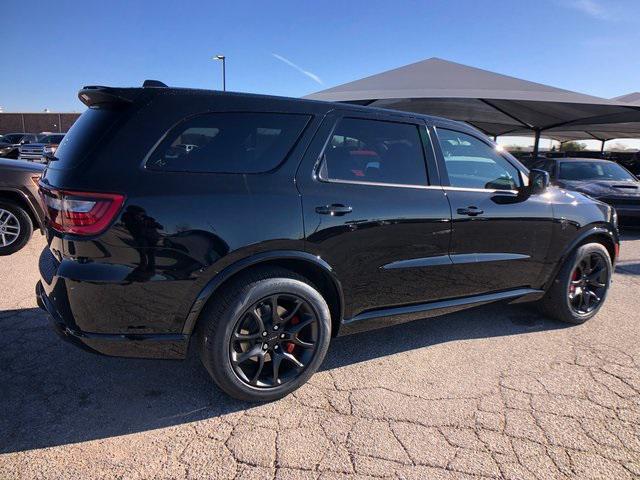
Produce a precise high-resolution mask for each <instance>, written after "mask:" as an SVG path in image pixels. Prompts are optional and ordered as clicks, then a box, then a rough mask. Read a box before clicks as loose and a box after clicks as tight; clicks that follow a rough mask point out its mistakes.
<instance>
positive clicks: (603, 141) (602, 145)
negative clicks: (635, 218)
mask: <svg viewBox="0 0 640 480" xmlns="http://www.w3.org/2000/svg"><path fill="white" fill-rule="evenodd" d="M606 142H607V141H606V140H602V143H601V144H600V155H604V144H605V143H606Z"/></svg>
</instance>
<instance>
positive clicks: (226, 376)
mask: <svg viewBox="0 0 640 480" xmlns="http://www.w3.org/2000/svg"><path fill="white" fill-rule="evenodd" d="M214 295H215V298H214V299H213V300H212V301H210V302H209V304H208V305H207V306H206V307H205V310H204V311H203V315H202V317H201V319H200V321H199V324H198V327H197V336H196V341H197V342H198V344H199V347H200V359H201V361H202V363H203V365H204V366H205V368H206V369H207V370H208V372H209V374H210V375H211V377H212V378H213V380H214V381H215V383H216V384H217V385H218V386H219V387H220V388H221V389H222V390H223V391H224V392H226V393H227V394H228V395H230V396H232V397H234V398H237V399H239V400H244V401H250V402H263V401H271V400H276V399H278V398H282V397H284V396H286V395H288V394H289V393H291V392H293V391H294V390H296V389H297V388H299V387H300V386H301V385H303V384H304V383H305V382H306V381H307V380H308V379H309V377H311V375H313V373H315V371H316V370H317V369H318V368H319V367H320V364H321V363H322V361H323V360H324V357H325V355H326V353H327V349H328V347H329V342H330V339H331V315H330V313H329V307H328V305H327V302H326V301H325V299H324V298H323V297H322V295H321V294H320V293H319V292H318V291H317V290H316V288H315V287H314V286H313V285H312V284H311V283H310V282H309V281H308V280H307V279H305V278H304V277H302V276H300V275H297V274H295V273H293V272H291V271H288V270H285V269H282V268H273V267H268V268H261V269H257V270H254V271H250V272H248V273H246V274H241V275H240V276H239V277H238V278H237V279H234V280H232V281H231V283H230V284H229V285H227V286H226V287H223V289H222V290H221V291H219V292H216V293H215V294H214ZM274 299H275V305H276V306H277V308H276V311H277V312H280V313H279V314H277V315H276V317H275V318H274V317H273V316H272V314H271V312H272V305H273V304H274ZM298 303H299V304H300V305H299V306H298ZM251 312H254V313H251ZM276 319H277V320H276ZM276 325H277V326H276ZM296 330H297V333H294V332H295V331H296ZM281 336H286V338H287V339H291V342H288V341H286V340H282V339H281ZM238 338H241V339H245V338H246V339H247V340H246V341H245V340H238ZM249 338H250V339H249ZM310 345H311V346H310ZM250 352H259V353H256V355H251V353H250ZM244 357H247V358H246V360H242V359H243V358H244ZM290 357H293V359H294V360H295V361H296V362H298V363H300V364H301V365H303V366H302V367H300V366H299V365H298V364H297V363H295V362H294V361H293V360H292V359H291V358H290ZM276 363H277V366H276ZM276 367H277V368H276ZM274 371H277V375H276V374H275V373H274ZM285 374H286V375H285ZM280 377H282V378H280Z"/></svg>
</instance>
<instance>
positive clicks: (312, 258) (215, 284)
mask: <svg viewBox="0 0 640 480" xmlns="http://www.w3.org/2000/svg"><path fill="white" fill-rule="evenodd" d="M273 260H299V261H303V262H307V263H310V264H313V265H314V266H316V267H319V268H320V269H322V271H323V272H324V273H326V274H328V276H329V278H330V279H331V281H332V283H333V286H334V287H335V289H336V291H337V293H338V302H339V304H340V306H339V309H340V318H342V316H343V310H344V296H343V292H342V284H341V283H340V280H338V277H337V276H336V274H335V272H334V270H333V268H332V267H331V265H329V264H328V263H327V262H326V261H324V260H323V259H322V258H320V257H319V256H316V255H312V254H310V253H307V252H302V251H299V250H274V251H270V252H262V253H257V254H255V255H251V256H249V257H245V258H243V259H241V260H238V261H237V262H234V263H232V264H231V265H229V266H227V267H226V268H224V269H222V270H221V271H220V272H218V273H217V274H216V275H215V276H214V277H213V278H212V279H211V280H209V281H208V282H207V284H206V285H205V286H204V287H203V288H202V290H200V293H199V294H198V296H197V297H196V300H195V301H194V302H193V304H192V305H191V309H190V310H189V314H188V315H187V319H186V320H185V322H184V326H183V328H182V333H183V334H185V335H191V333H192V332H193V329H194V327H195V325H196V322H197V320H198V318H199V317H200V313H201V312H202V309H203V308H204V306H205V305H206V303H207V301H208V300H209V299H210V298H211V296H212V295H213V294H214V293H215V291H216V290H217V289H218V288H219V287H220V286H221V285H222V284H223V283H224V282H226V281H227V280H228V279H229V278H231V277H232V276H233V275H236V274H237V273H240V272H241V271H243V270H245V269H247V268H249V267H252V266H255V265H259V264H261V263H265V262H269V261H273Z"/></svg>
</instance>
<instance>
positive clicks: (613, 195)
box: [533, 158, 640, 225]
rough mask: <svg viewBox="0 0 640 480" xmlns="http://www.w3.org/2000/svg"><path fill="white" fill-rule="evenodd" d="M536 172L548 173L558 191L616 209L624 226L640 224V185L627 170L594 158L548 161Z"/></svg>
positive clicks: (545, 160) (551, 159) (550, 159)
mask: <svg viewBox="0 0 640 480" xmlns="http://www.w3.org/2000/svg"><path fill="white" fill-rule="evenodd" d="M533 168H538V169H541V170H545V171H547V172H548V173H549V175H550V178H551V183H552V184H554V185H557V186H558V187H562V188H566V189H568V190H573V191H576V192H580V193H584V194H586V195H589V196H590V197H592V198H596V199H598V200H600V201H601V202H605V203H608V204H609V205H612V206H613V207H615V209H616V211H617V213H618V216H619V217H620V223H621V224H628V225H633V224H638V223H639V222H640V181H639V180H638V179H637V178H636V177H635V176H634V175H633V174H632V173H631V172H629V171H628V170H627V169H626V168H624V167H623V166H621V165H619V164H617V163H615V162H611V161H609V160H597V159H592V158H548V159H544V160H541V161H539V162H536V163H535V164H534V165H533Z"/></svg>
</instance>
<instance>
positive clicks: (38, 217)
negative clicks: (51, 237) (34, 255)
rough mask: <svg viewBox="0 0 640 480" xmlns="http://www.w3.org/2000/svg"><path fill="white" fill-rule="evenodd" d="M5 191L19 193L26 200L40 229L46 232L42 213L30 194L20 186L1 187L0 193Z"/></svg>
mask: <svg viewBox="0 0 640 480" xmlns="http://www.w3.org/2000/svg"><path fill="white" fill-rule="evenodd" d="M3 192H8V193H15V194H17V195H18V196H19V197H20V198H21V199H22V200H23V201H24V203H25V205H26V206H27V208H28V210H29V213H30V214H31V215H32V216H33V217H34V218H35V219H36V220H37V222H38V229H39V230H40V231H41V232H44V223H43V221H42V215H41V214H40V212H39V211H38V208H37V207H36V206H35V205H33V202H32V201H31V199H30V198H29V196H28V195H27V194H26V193H24V192H23V191H22V190H20V189H19V188H13V187H0V194H2V193H3Z"/></svg>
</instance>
